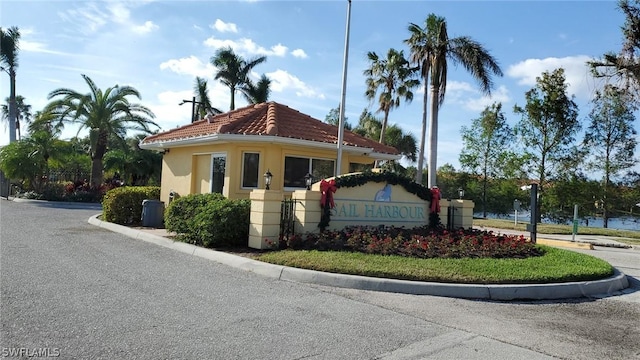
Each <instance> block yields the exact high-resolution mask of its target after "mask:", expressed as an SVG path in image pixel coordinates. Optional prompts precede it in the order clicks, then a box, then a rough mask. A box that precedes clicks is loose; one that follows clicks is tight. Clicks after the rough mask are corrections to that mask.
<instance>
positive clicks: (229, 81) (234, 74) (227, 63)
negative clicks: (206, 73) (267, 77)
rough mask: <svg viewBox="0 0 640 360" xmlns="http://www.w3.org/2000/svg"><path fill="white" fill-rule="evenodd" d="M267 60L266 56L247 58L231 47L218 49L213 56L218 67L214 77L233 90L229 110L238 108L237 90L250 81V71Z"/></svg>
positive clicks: (213, 62)
mask: <svg viewBox="0 0 640 360" xmlns="http://www.w3.org/2000/svg"><path fill="white" fill-rule="evenodd" d="M265 61H267V57H266V56H259V57H256V58H253V59H249V60H245V59H244V58H243V57H242V56H240V55H237V54H236V53H235V52H234V51H233V49H231V47H227V48H222V49H218V51H217V52H216V54H215V55H214V56H212V57H211V64H212V65H213V66H215V67H216V68H217V69H218V71H217V73H216V75H215V77H214V79H216V80H220V82H222V83H223V84H224V85H225V86H227V87H228V88H229V90H230V91H231V106H230V108H229V110H234V109H235V108H236V91H239V90H241V89H242V88H243V87H245V86H246V85H247V84H249V83H250V79H249V73H251V70H253V68H254V67H256V66H257V65H259V64H261V63H263V62H265ZM267 95H268V94H267Z"/></svg>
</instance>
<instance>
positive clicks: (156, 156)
mask: <svg viewBox="0 0 640 360" xmlns="http://www.w3.org/2000/svg"><path fill="white" fill-rule="evenodd" d="M144 137H145V135H142V134H139V135H136V136H133V137H130V138H127V139H125V141H124V142H120V141H118V143H119V144H118V146H113V148H112V150H111V151H109V152H108V153H107V154H106V155H105V157H104V167H105V170H107V171H110V172H112V173H113V175H114V176H115V174H116V173H117V174H118V176H119V177H120V179H122V180H123V181H124V182H125V184H127V185H141V186H146V185H148V184H149V182H150V181H151V180H152V181H153V182H154V183H156V184H158V183H160V173H161V171H162V154H160V153H158V152H156V151H151V150H144V149H140V147H139V146H138V145H139V143H140V141H141V140H142V139H144Z"/></svg>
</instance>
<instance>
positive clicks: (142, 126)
mask: <svg viewBox="0 0 640 360" xmlns="http://www.w3.org/2000/svg"><path fill="white" fill-rule="evenodd" d="M82 77H83V78H84V80H85V81H86V82H87V85H88V86H89V89H90V92H89V93H87V94H81V93H79V92H77V91H75V90H72V89H67V88H60V89H56V90H53V91H52V92H51V93H49V96H48V98H49V99H50V100H51V99H53V98H57V99H56V100H54V101H52V102H51V103H50V104H49V105H47V107H46V109H45V111H50V112H51V113H52V114H54V115H55V116H56V117H57V119H58V121H59V123H64V122H68V123H75V124H79V125H80V128H79V129H78V132H80V131H81V130H82V129H89V140H90V150H89V153H90V156H91V179H90V182H91V186H92V187H94V188H97V187H99V186H100V185H101V184H102V176H103V174H102V159H103V158H104V155H105V153H106V152H107V151H108V147H107V142H108V139H109V136H116V137H119V138H121V139H124V137H125V136H126V132H127V130H138V131H142V132H145V133H151V131H150V129H149V126H150V125H153V126H158V125H157V124H156V123H155V122H153V121H152V120H151V119H152V118H154V117H155V115H154V114H153V112H152V111H151V110H149V109H148V108H146V107H144V106H142V105H140V104H132V103H130V102H129V99H128V98H127V97H129V96H134V97H136V98H138V99H140V93H139V92H138V90H136V89H135V88H133V87H131V86H118V85H116V86H114V87H110V88H107V89H106V90H105V91H104V92H103V91H102V90H101V89H99V88H98V87H97V86H96V85H95V83H94V82H93V80H91V79H90V78H89V77H88V76H86V75H82Z"/></svg>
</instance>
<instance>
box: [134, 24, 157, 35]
mask: <svg viewBox="0 0 640 360" xmlns="http://www.w3.org/2000/svg"><path fill="white" fill-rule="evenodd" d="M158 29H159V27H158V25H156V24H154V23H153V21H146V22H145V23H144V25H134V26H132V27H131V30H133V32H135V33H138V34H148V33H150V32H151V31H154V30H158Z"/></svg>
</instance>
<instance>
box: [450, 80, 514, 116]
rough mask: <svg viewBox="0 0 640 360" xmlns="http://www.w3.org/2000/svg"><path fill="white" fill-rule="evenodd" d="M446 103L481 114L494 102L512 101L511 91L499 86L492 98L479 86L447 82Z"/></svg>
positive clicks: (492, 93) (493, 91) (493, 92)
mask: <svg viewBox="0 0 640 360" xmlns="http://www.w3.org/2000/svg"><path fill="white" fill-rule="evenodd" d="M445 101H446V102H448V103H452V104H456V105H461V106H462V107H463V108H465V109H467V110H470V111H474V112H480V111H482V110H484V109H485V108H486V107H487V106H489V105H491V104H493V103H494V102H500V103H503V104H504V103H507V102H509V101H511V97H510V96H509V90H508V89H507V88H506V87H505V86H499V87H498V88H497V89H494V90H492V91H491V96H488V95H484V94H482V93H481V92H480V90H478V88H477V86H474V85H473V84H470V83H467V82H459V81H451V82H447V93H446V97H445Z"/></svg>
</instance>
